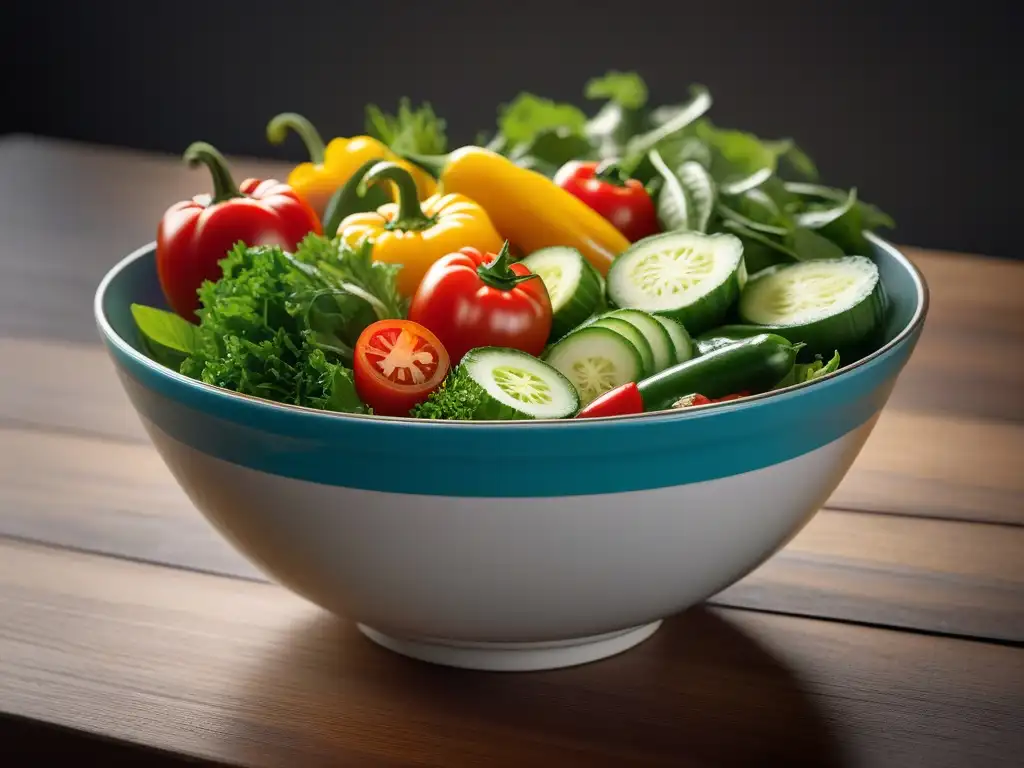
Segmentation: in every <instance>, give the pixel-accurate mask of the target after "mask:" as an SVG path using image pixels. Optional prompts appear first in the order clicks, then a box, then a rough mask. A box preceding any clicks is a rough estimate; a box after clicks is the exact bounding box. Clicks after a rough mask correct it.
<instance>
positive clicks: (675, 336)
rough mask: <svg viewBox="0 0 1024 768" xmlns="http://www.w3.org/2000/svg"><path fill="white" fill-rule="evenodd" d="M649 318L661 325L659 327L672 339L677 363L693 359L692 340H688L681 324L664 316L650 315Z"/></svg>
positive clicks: (687, 335)
mask: <svg viewBox="0 0 1024 768" xmlns="http://www.w3.org/2000/svg"><path fill="white" fill-rule="evenodd" d="M651 317H653V318H654V319H655V320H657V321H658V322H659V323H661V327H662V328H664V329H665V330H666V331H667V332H668V335H669V338H671V339H672V346H673V347H674V348H675V351H676V362H677V363H685V362H686V361H687V360H689V359H690V358H691V357H693V352H694V349H693V339H691V338H690V334H689V333H687V332H686V329H685V328H684V327H683V325H682V323H679V322H677V321H675V320H673V319H672V318H671V317H665V316H664V315H651Z"/></svg>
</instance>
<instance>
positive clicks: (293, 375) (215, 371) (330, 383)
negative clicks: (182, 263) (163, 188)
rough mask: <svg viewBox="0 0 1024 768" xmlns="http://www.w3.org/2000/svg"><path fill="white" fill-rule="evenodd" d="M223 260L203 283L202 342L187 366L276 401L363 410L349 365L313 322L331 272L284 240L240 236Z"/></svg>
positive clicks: (202, 376) (205, 377)
mask: <svg viewBox="0 0 1024 768" xmlns="http://www.w3.org/2000/svg"><path fill="white" fill-rule="evenodd" d="M220 265H221V269H222V272H223V277H221V279H219V280H217V281H216V282H212V281H206V282H205V283H204V284H203V285H202V287H201V288H200V289H199V298H200V302H201V305H202V307H201V309H200V310H199V312H198V314H199V318H200V323H199V327H198V329H197V331H196V346H195V349H194V351H193V352H192V354H190V355H189V356H188V358H186V359H185V361H184V362H183V363H182V365H181V372H182V373H184V374H185V375H187V376H191V377H193V378H195V379H199V380H200V381H204V382H206V383H207V384H213V385H214V386H218V387H223V388H225V389H230V390H233V391H235V392H239V393H241V394H246V395H253V396H255V397H262V398H265V399H268V400H274V401H276V402H281V403H290V404H294V405H302V406H308V407H311V408H321V409H323V408H331V409H333V410H345V411H348V412H362V411H365V408H364V407H363V405H362V403H360V402H358V398H355V399H353V395H352V393H351V391H350V384H351V375H350V373H349V372H348V371H347V369H345V368H343V367H342V366H341V365H339V364H338V363H337V362H335V361H331V360H329V359H328V356H327V355H326V354H325V351H324V349H323V348H321V347H320V346H319V345H318V342H317V335H318V334H317V333H316V332H315V331H314V330H313V329H311V328H310V327H309V324H308V316H309V314H310V304H309V300H310V299H311V298H312V297H313V296H314V295H316V291H318V290H319V291H324V290H328V286H329V285H330V283H329V282H328V281H327V279H326V278H324V277H322V276H320V273H319V272H318V271H317V270H316V268H315V267H312V266H309V265H304V264H302V262H300V261H298V260H297V259H294V258H293V257H291V256H290V255H289V254H286V253H285V252H284V251H283V250H281V249H280V248H278V247H270V246H261V247H255V248H248V247H246V246H245V244H244V243H238V244H237V245H235V247H234V248H233V249H232V250H231V251H230V252H229V253H228V255H227V257H225V258H224V259H223V260H221V263H220ZM344 295H345V298H346V300H347V301H350V300H351V297H349V295H348V294H344ZM365 317H366V315H365V314H364V318H365ZM354 331H355V329H349V333H350V334H351V333H353V332H354Z"/></svg>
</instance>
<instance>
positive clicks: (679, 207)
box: [647, 149, 691, 232]
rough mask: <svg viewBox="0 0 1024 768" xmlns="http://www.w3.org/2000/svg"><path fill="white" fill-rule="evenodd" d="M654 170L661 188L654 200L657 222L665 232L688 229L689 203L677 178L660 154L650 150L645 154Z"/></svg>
mask: <svg viewBox="0 0 1024 768" xmlns="http://www.w3.org/2000/svg"><path fill="white" fill-rule="evenodd" d="M647 156H648V159H649V160H650V161H651V165H653V166H654V170H655V171H656V172H657V173H658V175H659V176H661V186H660V188H659V190H658V195H657V198H656V200H655V202H656V204H657V209H658V221H659V222H660V223H661V226H662V227H663V228H664V229H665V231H666V232H668V231H672V230H685V229H690V226H691V225H690V219H691V213H690V201H689V199H688V198H687V196H686V190H685V189H683V184H682V182H681V181H680V180H679V177H678V176H676V174H675V173H674V172H673V171H672V169H671V168H669V167H668V165H666V164H665V161H664V160H663V159H662V157H661V153H659V152H658V150H656V149H652V150H651V151H650V152H648V153H647Z"/></svg>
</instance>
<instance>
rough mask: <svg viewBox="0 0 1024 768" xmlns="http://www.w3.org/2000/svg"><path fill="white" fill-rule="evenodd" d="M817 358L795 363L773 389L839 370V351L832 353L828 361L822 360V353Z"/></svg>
mask: <svg viewBox="0 0 1024 768" xmlns="http://www.w3.org/2000/svg"><path fill="white" fill-rule="evenodd" d="M815 358H816V359H815V360H814V362H813V363H797V364H796V365H794V366H793V367H792V368H791V369H790V371H789V373H788V374H787V375H786V378H784V379H783V380H782V381H780V382H779V383H778V384H776V385H775V386H774V387H773V389H782V388H783V387H791V386H793V385H794V384H803V383H805V382H808V381H814V380H815V379H820V378H821V377H822V376H827V375H828V374H830V373H832V372H833V371H838V370H839V352H838V351H836V352H835V354H833V355H832V359H831V360H829V361H828V362H827V363H825V362H823V361H822V359H821V355H815Z"/></svg>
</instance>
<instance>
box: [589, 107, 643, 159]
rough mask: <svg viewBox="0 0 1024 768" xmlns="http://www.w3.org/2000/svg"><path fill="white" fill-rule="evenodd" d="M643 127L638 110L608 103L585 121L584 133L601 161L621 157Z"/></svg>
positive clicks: (640, 113)
mask: <svg viewBox="0 0 1024 768" xmlns="http://www.w3.org/2000/svg"><path fill="white" fill-rule="evenodd" d="M643 127H644V115H643V112H642V111H641V110H639V109H626V108H625V107H623V106H622V105H621V104H618V103H617V102H614V101H609V102H608V103H607V104H605V105H604V106H603V107H601V109H599V110H598V112H597V114H596V115H594V116H593V117H592V118H590V120H588V121H587V125H586V128H585V129H584V132H585V133H586V135H587V138H589V139H590V140H591V142H593V144H594V145H595V146H596V148H597V156H598V157H599V158H601V159H602V160H608V159H611V158H617V157H621V156H622V154H623V153H624V152H625V149H626V143H627V142H628V141H629V140H630V139H631V138H633V136H635V135H636V134H637V133H639V132H640V131H641V130H642V129H643Z"/></svg>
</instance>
